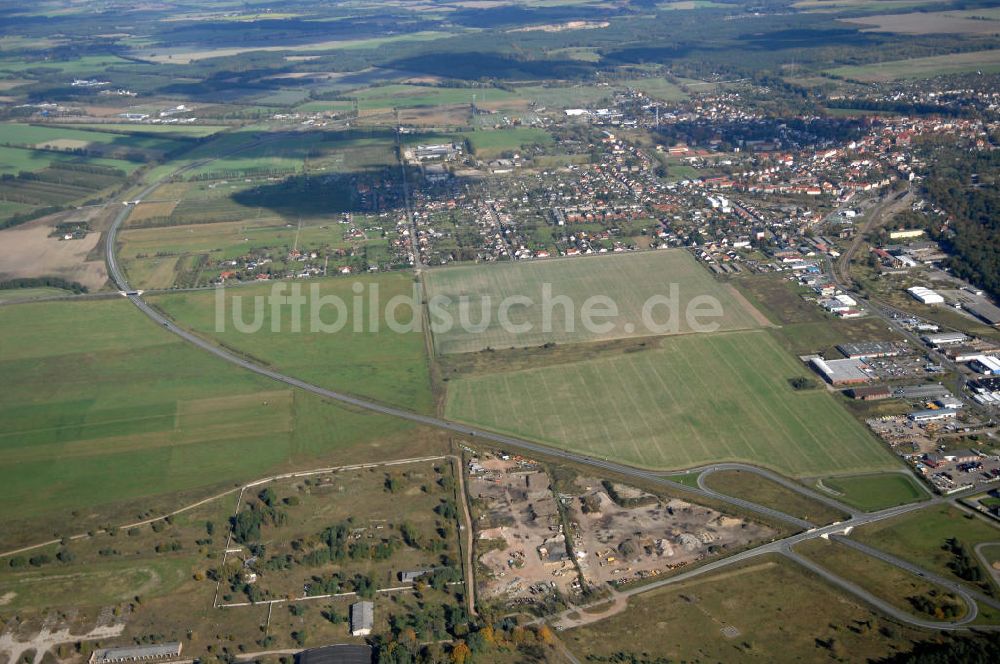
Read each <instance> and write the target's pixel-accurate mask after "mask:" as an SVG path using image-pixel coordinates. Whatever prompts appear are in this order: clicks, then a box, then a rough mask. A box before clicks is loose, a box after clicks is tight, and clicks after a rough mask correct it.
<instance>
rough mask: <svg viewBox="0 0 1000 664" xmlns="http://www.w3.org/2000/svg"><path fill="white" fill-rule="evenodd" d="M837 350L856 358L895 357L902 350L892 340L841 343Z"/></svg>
mask: <svg viewBox="0 0 1000 664" xmlns="http://www.w3.org/2000/svg"><path fill="white" fill-rule="evenodd" d="M837 350H839V351H840V352H841V353H843V354H844V355H845V356H846V357H849V358H851V359H854V360H859V359H863V358H866V357H893V356H896V355H899V354H900V353H901V352H902V350H903V349H902V348H901V347H900V346H899V345H898V344H894V343H893V342H891V341H863V342H861V343H856V344H854V343H851V344H840V345H839V346H837Z"/></svg>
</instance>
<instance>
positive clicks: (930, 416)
mask: <svg viewBox="0 0 1000 664" xmlns="http://www.w3.org/2000/svg"><path fill="white" fill-rule="evenodd" d="M956 415H958V411H957V410H955V409H954V408H936V409H933V410H917V411H914V412H912V413H910V414H909V416H908V417H909V418H910V419H911V420H913V421H914V422H934V421H936V420H946V419H950V418H952V417H955V416H956Z"/></svg>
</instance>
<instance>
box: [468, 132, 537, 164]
mask: <svg viewBox="0 0 1000 664" xmlns="http://www.w3.org/2000/svg"><path fill="white" fill-rule="evenodd" d="M461 136H462V137H463V138H467V139H468V140H469V143H471V144H472V149H473V150H475V153H476V156H477V157H480V158H485V159H488V158H490V157H493V156H496V155H499V154H500V153H502V152H504V151H506V150H519V149H520V148H521V146H522V145H533V144H536V143H537V144H539V145H548V144H549V143H551V142H552V135H551V134H550V133H549V132H547V131H545V130H544V129H538V128H535V127H518V128H516V129H498V130H495V131H489V130H485V131H474V132H467V133H465V134H462V135H461Z"/></svg>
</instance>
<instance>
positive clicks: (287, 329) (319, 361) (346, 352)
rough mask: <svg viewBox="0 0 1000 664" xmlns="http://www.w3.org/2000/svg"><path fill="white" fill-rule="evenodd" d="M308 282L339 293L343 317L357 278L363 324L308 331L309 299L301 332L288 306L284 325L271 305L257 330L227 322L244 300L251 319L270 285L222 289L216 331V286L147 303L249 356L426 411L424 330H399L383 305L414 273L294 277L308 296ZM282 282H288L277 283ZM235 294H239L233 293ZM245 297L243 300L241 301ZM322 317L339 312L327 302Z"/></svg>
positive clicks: (401, 317)
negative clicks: (375, 323) (222, 318)
mask: <svg viewBox="0 0 1000 664" xmlns="http://www.w3.org/2000/svg"><path fill="white" fill-rule="evenodd" d="M313 284H316V285H318V287H320V291H319V293H320V294H321V295H322V296H327V297H329V296H336V297H338V298H340V299H341V300H343V302H344V303H345V304H346V305H347V307H348V316H349V317H350V316H353V314H352V313H351V311H353V306H354V297H355V293H354V291H353V290H352V288H353V287H354V285H355V284H361V286H362V287H363V289H364V290H363V294H364V299H363V302H364V303H365V304H364V306H365V308H366V311H364V312H363V316H362V318H363V321H364V322H365V325H363V326H362V329H363V331H361V332H355V331H354V330H355V327H354V325H355V323H354V320H355V319H353V318H351V320H349V321H348V322H347V324H346V325H345V326H344V327H343V329H341V330H340V331H338V332H335V333H334V332H318V331H317V332H310V327H311V318H310V316H311V314H310V311H311V309H310V307H311V305H308V304H307V305H306V306H305V307H303V316H302V325H301V330H302V331H301V332H294V331H292V327H291V326H292V323H291V310H290V307H287V306H286V307H284V308H283V309H282V311H281V316H282V319H281V322H282V323H283V325H282V327H281V329H280V330H279V331H277V332H274V331H272V330H271V325H272V323H271V321H272V311H271V308H270V307H267V308H266V309H265V312H264V314H263V327H262V329H261V330H260V331H259V332H256V333H244V332H240V331H238V330H237V329H236V327H235V325H234V324H233V323H232V320H233V308H234V307H235V306H237V304H238V305H239V306H241V307H243V309H242V311H243V312H244V320H246V321H251V320H252V318H253V314H252V311H251V308H250V304H249V303H250V302H251V300H252V298H254V297H257V296H264V295H268V294H269V293H270V292H271V288H272V284H263V285H259V286H248V287H241V288H231V289H228V290H227V291H226V305H225V306H226V308H225V312H226V314H227V318H226V328H225V330H224V331H222V332H216V327H215V326H216V318H215V311H216V295H215V294H214V293H184V294H170V295H162V296H157V297H155V298H152V302H153V303H154V304H155V305H156V306H158V307H159V308H161V309H162V310H164V311H165V312H166V313H167V314H169V315H170V316H172V317H173V318H175V319H176V320H177V321H178V322H179V323H180V324H181V325H184V326H187V327H190V328H192V329H194V330H195V331H196V332H198V333H199V334H202V335H203V336H206V337H209V338H214V339H217V340H218V341H219V342H220V343H222V344H224V345H225V346H227V347H229V348H233V349H236V350H238V351H241V352H244V353H247V354H249V355H251V356H253V357H254V358H256V359H258V360H261V361H264V362H267V363H269V364H272V365H273V366H275V367H278V368H280V369H281V370H283V371H285V372H287V373H289V374H291V375H293V376H295V377H297V378H301V379H302V380H306V381H309V382H312V383H315V384H317V385H321V386H323V387H328V388H331V389H335V390H341V391H344V392H350V393H352V394H357V395H360V396H365V397H369V398H372V399H376V400H378V401H383V402H386V403H391V404H394V405H397V406H403V407H405V408H409V409H411V410H415V411H418V412H430V411H431V410H432V408H433V399H432V396H431V385H430V377H429V373H428V372H429V369H428V362H427V355H426V343H425V340H424V335H423V334H422V332H421V331H420V330H419V329H418V330H416V331H414V332H409V333H402V334H400V333H396V332H393V331H392V330H390V329H389V328H387V327H386V318H385V314H386V305H387V303H388V302H389V300H390V299H391V298H393V297H395V296H397V295H402V296H407V295H411V294H412V292H413V291H412V288H413V278H412V275H409V274H403V273H387V274H383V275H378V276H362V277H357V278H351V279H345V278H333V279H322V280H313V281H311V282H301V283H296V286H300V287H301V289H302V293H303V295H307V296H311V295H310V294H311V290H310V289H311V287H312V285H313ZM276 285H278V286H283V287H286V289H285V292H286V293H288V292H290V291H289V289H290V288H291V285H290V284H287V283H285V284H276ZM373 288H376V289H377V291H378V296H379V298H380V301H381V306H380V307H379V328H378V329H377V330H372V329H370V328H369V326H368V324H367V320H368V319H367V317H368V315H369V314H368V312H367V308H368V305H367V302H368V300H367V298H368V297H369V296H370V295H371V293H372V292H373V290H372V289H373ZM235 297H240V298H242V299H241V300H234V299H233V298H235ZM244 303H246V304H244ZM410 313H411V312H410V309H408V308H407V307H400V308H399V310H398V312H397V314H396V316H397V317H398V321H399V322H400V323H402V324H407V323H408V322H409V321H410V320H411V318H410ZM322 316H323V320H324V321H325V322H326V323H327V324H332V323H333V322H334V320H335V319H336V317H337V312H336V310H335V309H334V308H333V306H332V305H330V306H327V307H326V308H324V309H323V311H322Z"/></svg>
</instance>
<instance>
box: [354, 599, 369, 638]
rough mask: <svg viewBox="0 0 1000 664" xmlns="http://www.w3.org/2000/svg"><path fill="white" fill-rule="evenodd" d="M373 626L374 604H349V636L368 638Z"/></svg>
mask: <svg viewBox="0 0 1000 664" xmlns="http://www.w3.org/2000/svg"><path fill="white" fill-rule="evenodd" d="M374 626H375V603H374V602H355V603H354V604H351V634H352V635H353V636H368V635H369V634H371V633H372V628H373V627H374Z"/></svg>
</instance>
